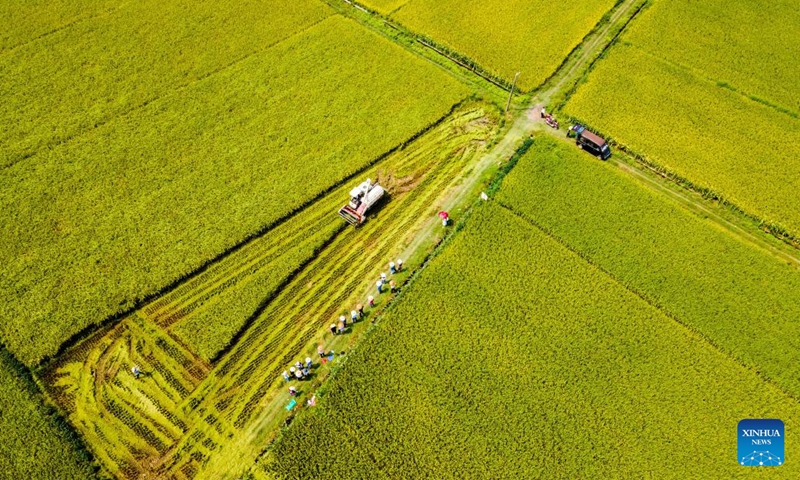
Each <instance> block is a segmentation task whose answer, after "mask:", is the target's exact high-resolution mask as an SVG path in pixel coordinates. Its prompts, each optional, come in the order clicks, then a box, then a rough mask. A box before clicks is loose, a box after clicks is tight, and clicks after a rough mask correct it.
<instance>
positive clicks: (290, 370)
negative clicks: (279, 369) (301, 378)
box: [289, 367, 297, 377]
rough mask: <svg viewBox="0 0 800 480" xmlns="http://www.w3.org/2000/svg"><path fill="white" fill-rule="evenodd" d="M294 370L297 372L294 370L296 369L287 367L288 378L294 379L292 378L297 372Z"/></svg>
mask: <svg viewBox="0 0 800 480" xmlns="http://www.w3.org/2000/svg"><path fill="white" fill-rule="evenodd" d="M296 370H297V369H296V368H294V367H289V376H290V377H294V376H295V374H296V373H297V372H296Z"/></svg>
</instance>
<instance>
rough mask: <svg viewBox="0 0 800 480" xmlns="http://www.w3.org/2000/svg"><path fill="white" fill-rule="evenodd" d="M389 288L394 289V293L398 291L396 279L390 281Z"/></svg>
mask: <svg viewBox="0 0 800 480" xmlns="http://www.w3.org/2000/svg"><path fill="white" fill-rule="evenodd" d="M389 288H390V289H391V290H392V293H394V292H395V291H397V287H395V283H394V280H392V281H391V282H389Z"/></svg>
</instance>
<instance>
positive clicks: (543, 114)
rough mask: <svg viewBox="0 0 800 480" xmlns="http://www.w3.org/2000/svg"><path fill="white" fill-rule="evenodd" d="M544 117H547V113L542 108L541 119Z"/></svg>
mask: <svg viewBox="0 0 800 480" xmlns="http://www.w3.org/2000/svg"><path fill="white" fill-rule="evenodd" d="M545 115H547V112H545V110H544V107H542V118H544V117H545Z"/></svg>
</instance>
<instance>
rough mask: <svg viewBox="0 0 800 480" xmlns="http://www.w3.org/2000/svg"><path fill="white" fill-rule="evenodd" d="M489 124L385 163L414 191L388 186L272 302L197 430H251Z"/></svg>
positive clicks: (430, 138)
mask: <svg viewBox="0 0 800 480" xmlns="http://www.w3.org/2000/svg"><path fill="white" fill-rule="evenodd" d="M485 120H486V118H485V113H483V112H482V111H480V110H477V111H476V110H468V111H467V112H462V113H460V114H456V115H455V118H454V119H451V120H448V121H447V122H446V123H445V124H443V125H441V126H439V127H437V128H436V129H434V130H432V131H431V132H429V133H428V134H426V135H425V136H423V137H422V138H421V139H419V140H418V141H417V142H414V143H413V144H412V145H411V146H409V147H408V148H407V149H405V150H403V151H402V152H398V153H396V154H394V155H393V156H392V157H390V158H388V159H386V160H385V161H384V162H383V163H382V164H381V166H380V167H379V170H381V171H382V172H383V173H382V176H381V177H379V178H383V179H384V180H385V181H386V184H387V186H389V185H390V184H391V183H392V182H394V181H397V182H400V183H402V182H401V181H400V179H402V178H405V182H407V183H408V184H411V185H413V188H410V189H409V188H406V189H403V188H400V186H399V185H398V187H397V188H395V189H391V187H390V191H391V196H390V199H389V200H388V201H387V202H386V203H385V204H383V205H382V206H381V207H380V209H379V210H378V212H377V213H376V215H375V217H374V218H371V219H370V220H369V221H368V222H367V223H366V224H364V225H363V226H361V227H360V228H359V229H346V230H345V231H343V232H342V233H340V234H339V235H337V237H336V238H335V239H334V240H333V242H332V243H331V244H330V245H328V246H327V247H326V248H325V249H324V250H322V251H321V252H320V253H319V254H318V256H317V257H316V258H315V259H314V260H313V261H312V262H311V263H310V264H309V265H308V266H306V267H305V268H304V269H303V271H302V272H300V273H299V274H298V275H297V276H295V277H294V278H293V279H292V281H291V283H290V284H288V285H287V286H286V287H285V288H283V289H282V290H281V292H280V293H279V294H278V295H277V296H276V298H274V299H273V300H272V301H271V302H270V303H269V304H268V306H267V308H266V309H265V310H264V312H263V313H262V314H261V315H259V317H258V318H257V319H255V321H254V323H253V325H252V326H251V327H250V328H249V329H248V330H247V332H246V333H245V335H244V336H243V337H242V338H241V340H240V341H239V342H238V343H236V345H235V346H234V347H233V349H232V351H231V352H230V354H228V355H227V356H225V357H223V359H222V360H221V362H220V364H219V366H218V367H217V369H216V370H214V371H213V372H212V373H211V375H210V376H209V377H208V379H207V380H206V381H205V382H204V385H203V386H201V387H200V388H198V389H197V390H196V392H195V393H194V394H193V397H196V398H198V399H201V402H202V405H204V407H201V408H198V410H197V412H196V413H193V414H192V418H195V419H196V420H195V421H194V422H193V424H194V425H195V426H196V428H197V429H202V430H204V431H206V432H207V431H208V428H207V427H206V426H205V425H204V424H203V423H201V422H200V419H201V418H203V416H205V415H207V412H209V411H210V409H213V410H214V411H216V412H217V414H216V415H215V417H216V418H217V419H218V421H219V423H224V424H225V429H226V430H228V431H230V432H232V434H234V435H239V433H236V432H237V431H239V430H240V429H242V430H246V429H247V427H248V426H249V425H251V423H252V421H253V418H254V417H253V416H254V413H255V412H256V406H257V405H259V403H260V402H262V401H263V399H264V397H265V396H266V395H267V394H268V392H269V391H271V389H272V388H273V387H274V385H275V382H276V380H277V379H280V371H281V370H283V369H284V368H285V365H286V364H287V363H289V362H290V361H291V360H292V359H293V358H294V357H296V356H297V355H298V353H299V352H300V351H301V350H302V349H304V348H305V347H306V345H307V344H308V343H309V341H310V340H311V339H312V337H314V336H317V335H319V334H320V331H324V330H325V328H326V327H327V325H329V324H330V323H331V321H333V319H335V318H336V317H338V315H339V314H340V313H341V312H342V311H343V310H349V309H350V308H351V306H352V305H353V304H355V303H356V302H357V301H359V300H360V301H363V298H362V296H363V295H364V290H365V289H367V288H370V287H371V286H373V280H371V279H374V278H377V277H378V275H379V273H380V272H381V270H384V269H385V268H386V267H385V261H386V258H391V256H392V255H396V254H397V251H398V248H400V247H401V246H402V245H403V244H404V242H405V241H407V239H409V238H410V237H409V235H413V232H414V231H416V229H417V228H419V225H421V224H424V223H425V222H427V221H428V219H430V218H431V217H433V216H434V215H435V211H436V210H435V208H436V199H437V198H439V197H440V196H441V195H443V194H444V192H446V191H447V189H448V186H449V185H452V184H453V182H455V181H457V179H458V178H459V177H460V173H459V172H463V170H464V169H467V168H469V166H470V162H469V160H470V159H472V158H474V157H475V155H477V153H478V152H480V151H482V149H483V146H484V144H485V140H486V139H487V138H488V135H491V132H492V131H493V129H494V125H495V124H494V122H492V121H489V122H486V121H485ZM473 142H474V143H473ZM392 252H395V253H394V254H393V253H392ZM411 267H412V266H409V268H411ZM372 288H374V287H372ZM327 335H329V334H327ZM181 461H187V457H185V456H184V457H182V459H181ZM180 464H181V463H180V461H179V462H177V463H176V465H174V466H173V467H172V468H173V469H175V468H180Z"/></svg>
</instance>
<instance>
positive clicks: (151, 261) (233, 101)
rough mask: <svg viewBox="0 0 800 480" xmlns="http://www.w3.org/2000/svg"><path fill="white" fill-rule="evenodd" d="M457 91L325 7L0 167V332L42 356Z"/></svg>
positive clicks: (12, 344)
mask: <svg viewBox="0 0 800 480" xmlns="http://www.w3.org/2000/svg"><path fill="white" fill-rule="evenodd" d="M320 65H325V66H326V68H324V69H320ZM271 92H280V94H279V95H275V94H273V93H271ZM466 95H468V91H467V89H466V88H465V87H462V86H461V85H460V84H458V83H456V81H455V80H454V79H452V78H451V77H449V76H447V74H446V73H444V72H442V71H440V69H438V68H437V67H436V66H433V65H431V64H430V63H429V62H427V61H425V60H423V59H420V58H418V57H416V56H414V55H413V54H412V53H409V52H408V51H406V50H405V49H403V48H402V47H399V46H397V45H394V44H392V43H391V42H390V41H389V40H387V39H385V38H383V37H381V36H379V35H377V34H375V33H373V32H371V31H368V30H366V29H363V28H361V27H360V26H359V25H358V24H356V23H355V22H353V21H351V20H347V19H345V18H342V17H341V16H333V17H330V18H327V19H326V20H323V21H322V22H320V23H318V24H316V25H314V26H313V27H310V28H308V29H307V30H304V32H303V33H302V34H301V35H296V36H293V37H291V38H290V39H288V40H287V41H284V42H282V43H280V44H278V45H276V46H274V47H272V48H269V49H267V50H265V51H263V52H261V53H259V54H258V55H254V56H252V57H250V58H248V59H247V60H246V61H243V62H240V63H238V64H236V65H235V66H234V67H231V68H229V69H226V70H225V71H224V72H221V73H220V74H218V75H214V76H212V77H209V78H206V79H204V80H202V81H198V82H195V83H193V84H192V85H191V86H189V87H187V88H185V89H183V90H181V91H180V92H178V93H177V94H175V95H170V96H168V97H164V98H162V99H160V100H159V101H157V102H153V103H151V104H149V105H148V106H147V107H145V108H143V109H140V110H137V111H136V112H135V113H133V114H131V115H128V116H125V117H124V118H120V119H119V120H118V121H114V122H110V123H109V124H106V125H105V126H103V127H100V128H97V129H95V130H93V131H92V132H91V133H89V134H87V135H84V136H82V137H80V138H79V139H76V140H75V141H72V142H68V143H65V144H62V145H60V146H59V147H57V148H53V149H48V150H47V151H46V152H43V153H42V154H41V155H37V159H36V161H35V162H25V163H26V165H24V168H23V165H20V166H19V168H16V167H10V168H7V169H4V170H2V171H0V185H2V188H0V229H3V230H4V231H7V232H9V234H8V238H7V240H8V241H6V242H3V243H2V245H1V246H0V255H1V256H2V257H3V258H7V259H9V261H8V262H4V263H3V269H2V271H0V306H2V311H0V314H2V315H3V317H4V318H7V319H9V321H7V322H3V323H0V335H2V338H3V339H5V341H6V342H7V345H8V348H9V350H11V351H12V352H13V353H15V355H17V357H18V358H20V359H21V360H23V362H24V363H26V364H28V365H34V364H37V363H39V362H41V361H42V360H43V359H44V357H46V356H48V355H53V354H54V353H55V352H57V351H58V350H59V347H60V346H61V345H62V344H63V343H64V342H65V341H66V340H67V339H69V338H70V337H71V336H73V335H75V334H77V333H78V332H81V331H85V329H87V328H90V327H91V325H93V324H96V323H98V322H102V321H103V320H104V319H109V318H113V317H114V316H117V315H122V314H123V313H124V312H127V311H129V310H130V309H132V308H133V306H134V305H138V304H139V303H140V302H141V301H142V299H144V298H147V297H148V296H150V295H154V294H155V293H156V292H158V291H159V289H164V288H166V286H168V285H170V284H173V283H178V282H179V281H180V279H181V278H184V277H186V276H188V275H190V274H191V272H194V271H197V270H198V269H200V268H201V267H202V266H203V265H204V264H205V262H207V261H209V260H210V259H214V258H217V257H219V256H220V255H222V254H223V253H224V252H226V251H230V250H231V249H233V248H234V247H235V246H236V245H239V244H240V243H242V242H243V241H244V240H245V239H247V238H250V236H251V235H255V234H257V233H258V232H261V231H263V229H265V228H268V226H269V225H272V224H275V223H276V222H278V221H279V220H280V219H284V218H287V217H288V216H289V215H291V213H292V212H296V211H298V210H299V209H301V208H302V207H304V206H307V204H308V203H309V202H310V201H312V199H315V198H318V197H319V196H322V195H323V194H324V193H325V192H328V191H330V189H331V188H333V187H334V186H336V185H338V184H339V183H340V182H342V181H343V180H344V179H346V178H349V177H350V176H351V175H353V174H354V173H356V172H360V171H362V170H363V169H365V168H367V167H368V166H369V165H370V164H371V163H373V162H375V161H377V159H380V158H382V157H383V155H384V154H385V153H386V152H388V151H391V150H392V149H394V148H396V147H397V146H398V145H401V144H402V143H403V142H405V141H408V140H409V139H411V138H414V136H415V135H416V134H417V133H418V132H420V131H424V129H425V128H426V127H429V126H431V125H434V124H436V123H437V122H438V121H439V120H440V119H441V118H442V117H443V116H445V115H447V113H448V112H449V111H451V109H452V108H453V106H454V105H456V104H458V103H459V102H461V101H462V100H463V98H464V97H465V96H466ZM321 146H324V148H321ZM134 159H135V160H134ZM76 258H78V259H81V260H80V261H73V259H76ZM33 325H37V326H38V327H37V328H36V331H35V332H34V331H33V329H34V327H33ZM43 326H44V327H43Z"/></svg>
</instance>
